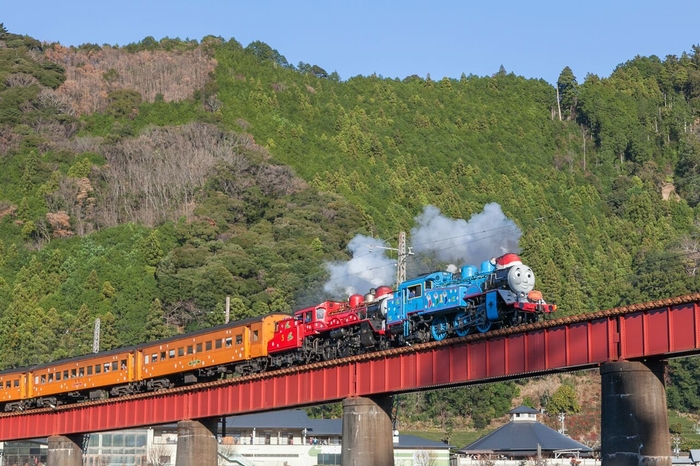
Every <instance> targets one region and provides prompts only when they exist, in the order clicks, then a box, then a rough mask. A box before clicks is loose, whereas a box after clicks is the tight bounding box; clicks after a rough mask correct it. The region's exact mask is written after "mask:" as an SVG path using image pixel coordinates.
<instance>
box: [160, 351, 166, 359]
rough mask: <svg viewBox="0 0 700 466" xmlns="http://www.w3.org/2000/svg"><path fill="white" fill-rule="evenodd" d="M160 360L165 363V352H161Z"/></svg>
mask: <svg viewBox="0 0 700 466" xmlns="http://www.w3.org/2000/svg"><path fill="white" fill-rule="evenodd" d="M160 360H161V361H165V351H161V352H160Z"/></svg>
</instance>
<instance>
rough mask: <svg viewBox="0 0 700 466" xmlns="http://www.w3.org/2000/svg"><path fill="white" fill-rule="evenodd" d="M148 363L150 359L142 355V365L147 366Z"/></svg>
mask: <svg viewBox="0 0 700 466" xmlns="http://www.w3.org/2000/svg"><path fill="white" fill-rule="evenodd" d="M148 361H150V357H149V356H148V355H147V354H144V355H143V363H144V364H148Z"/></svg>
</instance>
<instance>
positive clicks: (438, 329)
mask: <svg viewBox="0 0 700 466" xmlns="http://www.w3.org/2000/svg"><path fill="white" fill-rule="evenodd" d="M448 330H449V325H447V317H445V316H437V317H435V318H434V319H433V323H432V324H431V325H430V334H431V335H432V336H433V340H435V341H442V340H444V339H445V337H447V332H448Z"/></svg>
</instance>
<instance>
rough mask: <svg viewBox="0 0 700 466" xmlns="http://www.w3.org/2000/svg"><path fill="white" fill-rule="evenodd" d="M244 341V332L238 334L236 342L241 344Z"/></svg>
mask: <svg viewBox="0 0 700 466" xmlns="http://www.w3.org/2000/svg"><path fill="white" fill-rule="evenodd" d="M242 343H243V335H242V334H239V335H236V344H237V345H240V344H242Z"/></svg>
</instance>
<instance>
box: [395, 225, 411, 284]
mask: <svg viewBox="0 0 700 466" xmlns="http://www.w3.org/2000/svg"><path fill="white" fill-rule="evenodd" d="M408 254H409V253H408V252H407V251H406V232H405V231H402V232H400V233H399V247H398V263H397V267H396V284H397V285H398V284H399V283H401V282H405V281H406V259H407V258H408ZM411 254H413V252H411Z"/></svg>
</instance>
